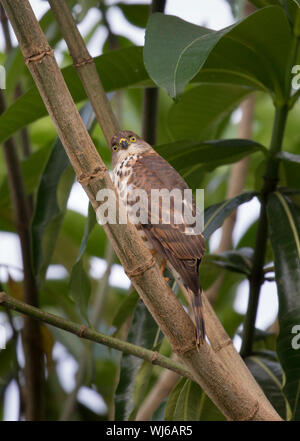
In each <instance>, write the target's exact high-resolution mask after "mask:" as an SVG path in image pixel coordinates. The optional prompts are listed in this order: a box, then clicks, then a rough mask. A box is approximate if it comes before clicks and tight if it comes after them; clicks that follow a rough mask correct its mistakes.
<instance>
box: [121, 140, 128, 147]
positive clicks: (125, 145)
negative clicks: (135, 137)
mask: <svg viewBox="0 0 300 441" xmlns="http://www.w3.org/2000/svg"><path fill="white" fill-rule="evenodd" d="M120 145H121V147H122V148H123V149H127V147H128V141H127V139H124V138H123V139H121V140H120Z"/></svg>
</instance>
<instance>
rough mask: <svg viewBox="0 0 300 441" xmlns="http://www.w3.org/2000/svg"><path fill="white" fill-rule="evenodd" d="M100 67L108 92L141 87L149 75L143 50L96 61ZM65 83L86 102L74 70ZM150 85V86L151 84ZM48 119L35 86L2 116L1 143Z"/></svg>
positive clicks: (66, 70)
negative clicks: (143, 57) (34, 123)
mask: <svg viewBox="0 0 300 441" xmlns="http://www.w3.org/2000/svg"><path fill="white" fill-rule="evenodd" d="M95 63H96V67H97V70H98V73H99V75H100V78H101V81H102V83H103V87H104V89H105V90H106V91H107V92H109V91H112V90H117V89H121V88H123V87H129V86H137V85H141V83H142V82H143V81H145V80H148V75H147V73H146V71H145V67H144V64H143V60H142V48H139V47H130V48H127V49H120V50H117V51H113V52H110V53H109V54H104V55H101V56H100V57H97V58H95ZM62 73H63V75H64V79H65V81H66V83H67V86H68V88H69V90H70V92H71V95H72V97H73V99H74V101H75V102H76V103H78V102H80V101H82V100H85V99H86V94H85V91H84V89H83V87H82V84H81V82H80V81H79V80H78V74H77V72H76V70H75V68H74V67H73V66H67V67H66V68H64V69H62ZM148 84H149V83H148ZM46 115H47V110H46V108H45V106H44V103H43V101H42V98H41V97H40V94H39V92H38V90H37V88H36V87H35V86H34V87H32V88H30V89H29V90H28V91H27V92H26V93H24V95H22V96H21V97H20V98H19V99H18V100H16V101H15V102H14V103H13V104H12V105H11V106H10V107H8V108H7V109H6V111H5V112H4V113H3V114H2V115H1V116H0V142H3V141H4V140H5V139H7V138H9V137H10V136H11V135H13V134H14V133H15V132H16V131H18V130H20V129H21V128H23V127H25V126H27V125H28V124H30V123H32V122H34V121H36V120H38V119H39V118H42V117H43V116H46Z"/></svg>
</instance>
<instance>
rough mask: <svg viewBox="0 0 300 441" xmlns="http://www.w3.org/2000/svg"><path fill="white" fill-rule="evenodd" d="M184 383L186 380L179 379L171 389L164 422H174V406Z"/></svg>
mask: <svg viewBox="0 0 300 441" xmlns="http://www.w3.org/2000/svg"><path fill="white" fill-rule="evenodd" d="M186 381H187V379H186V378H180V380H179V381H178V382H177V383H176V384H175V386H174V387H173V389H172V391H171V393H170V395H169V399H168V401H167V404H166V408H165V421H174V418H173V417H174V412H175V409H176V404H177V401H178V398H179V394H180V392H181V391H182V388H183V387H184V385H185V383H186Z"/></svg>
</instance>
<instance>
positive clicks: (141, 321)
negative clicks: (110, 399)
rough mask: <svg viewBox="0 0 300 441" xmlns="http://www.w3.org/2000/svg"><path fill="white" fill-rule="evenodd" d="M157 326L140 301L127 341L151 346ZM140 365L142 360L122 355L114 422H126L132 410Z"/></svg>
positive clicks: (147, 346)
mask: <svg viewBox="0 0 300 441" xmlns="http://www.w3.org/2000/svg"><path fill="white" fill-rule="evenodd" d="M156 332H157V324H156V323H155V321H154V320H153V318H152V316H151V314H150V313H149V311H148V310H147V308H146V307H145V305H144V304H143V302H142V301H141V300H140V301H139V303H138V304H137V307H136V310H135V313H134V317H133V320H132V324H131V327H130V331H129V334H128V338H127V341H128V342H131V343H135V344H137V345H139V346H142V347H143V348H147V349H150V348H152V346H153V343H154V339H155V336H156ZM141 365H142V360H140V359H137V358H136V357H133V356H132V355H127V354H123V355H122V359H121V366H120V380H119V384H118V387H117V390H116V394H115V420H117V421H124V420H125V421H126V420H128V418H129V416H130V414H131V412H132V411H133V409H134V406H135V402H134V388H135V378H136V375H137V372H138V370H139V369H140V367H141Z"/></svg>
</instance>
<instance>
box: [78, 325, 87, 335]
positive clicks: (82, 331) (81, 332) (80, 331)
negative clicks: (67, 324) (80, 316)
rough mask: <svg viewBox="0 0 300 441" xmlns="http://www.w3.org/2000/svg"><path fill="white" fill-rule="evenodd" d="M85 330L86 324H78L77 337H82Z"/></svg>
mask: <svg viewBox="0 0 300 441" xmlns="http://www.w3.org/2000/svg"><path fill="white" fill-rule="evenodd" d="M86 330H87V326H85V325H82V326H80V329H79V337H83V336H84V334H85V331H86Z"/></svg>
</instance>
